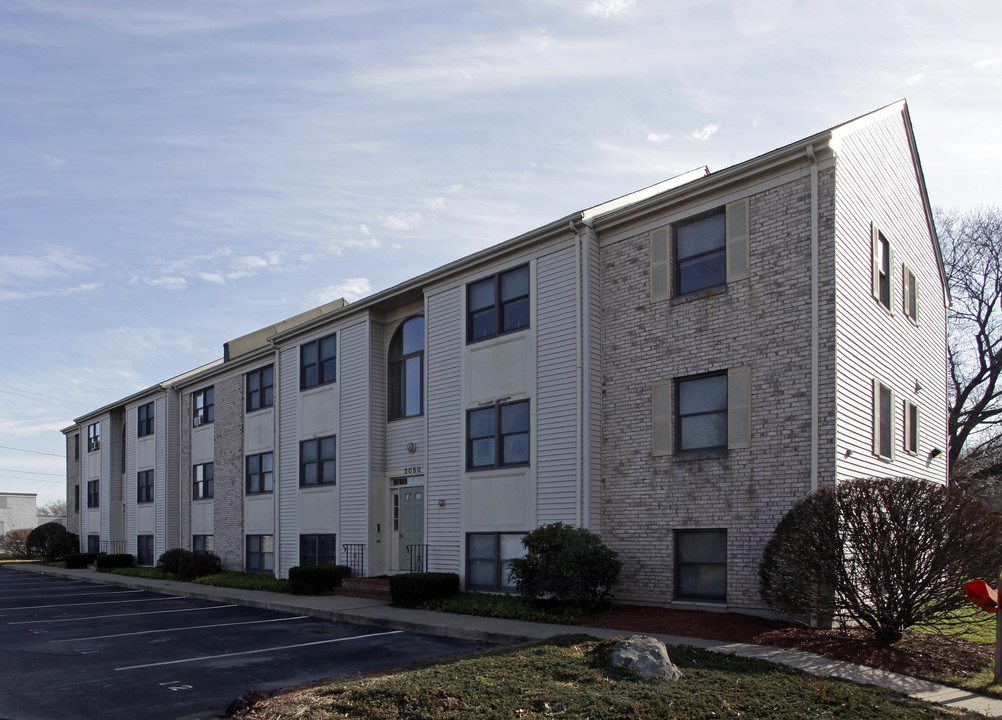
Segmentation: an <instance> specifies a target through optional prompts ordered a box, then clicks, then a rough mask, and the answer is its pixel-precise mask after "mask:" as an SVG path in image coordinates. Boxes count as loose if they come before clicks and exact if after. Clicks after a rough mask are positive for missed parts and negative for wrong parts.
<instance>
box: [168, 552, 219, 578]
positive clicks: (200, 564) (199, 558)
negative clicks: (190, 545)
mask: <svg viewBox="0 0 1002 720" xmlns="http://www.w3.org/2000/svg"><path fill="white" fill-rule="evenodd" d="M222 571H223V563H222V561H221V560H220V559H219V556H218V555H216V554H215V553H188V555H187V556H185V557H183V558H181V562H180V563H178V568H177V579H178V580H194V579H195V578H198V577H205V576H206V575H215V574H216V573H220V572H222Z"/></svg>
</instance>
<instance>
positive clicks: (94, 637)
mask: <svg viewBox="0 0 1002 720" xmlns="http://www.w3.org/2000/svg"><path fill="white" fill-rule="evenodd" d="M307 618H308V616H307V615H296V616H293V617H281V618H272V619H270V620H243V621H241V622H230V623H216V624H215V625H192V626H191V627H172V628H163V629H161V630H138V631H136V632H129V633H116V634H115V635H92V636H91V637H82V638H67V639H64V640H49V642H50V643H68V642H84V641H86V640H106V639H108V638H118V637H133V636H135V635H153V634H155V633H166V632H184V631H185V630H208V629H209V628H222V627H234V626H235V625H261V624H263V623H276V622H289V621H290V620H306V619H307Z"/></svg>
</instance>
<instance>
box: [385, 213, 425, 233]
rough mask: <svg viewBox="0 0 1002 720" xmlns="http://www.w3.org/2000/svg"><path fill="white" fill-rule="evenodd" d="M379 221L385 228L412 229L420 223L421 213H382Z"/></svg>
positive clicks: (396, 229)
mask: <svg viewBox="0 0 1002 720" xmlns="http://www.w3.org/2000/svg"><path fill="white" fill-rule="evenodd" d="M379 222H380V223H381V224H382V226H383V227H384V228H386V229H387V230H393V231H396V232H400V231H404V230H413V229H414V228H416V227H417V226H418V225H420V224H421V213H404V212H400V213H394V214H393V215H383V216H382V217H381V218H379Z"/></svg>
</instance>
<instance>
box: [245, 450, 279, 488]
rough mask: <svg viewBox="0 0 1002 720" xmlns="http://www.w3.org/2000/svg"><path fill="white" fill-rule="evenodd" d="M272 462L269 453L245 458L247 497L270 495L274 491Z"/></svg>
mask: <svg viewBox="0 0 1002 720" xmlns="http://www.w3.org/2000/svg"><path fill="white" fill-rule="evenodd" d="M273 464H274V461H273V456H272V454H271V453H270V452H266V453H260V454H259V455H248V456H247V475H246V478H245V479H246V484H245V487H246V489H247V494H248V495H258V494H259V493H270V492H272V491H273V490H274V489H275V480H274V467H273Z"/></svg>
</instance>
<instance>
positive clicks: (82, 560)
mask: <svg viewBox="0 0 1002 720" xmlns="http://www.w3.org/2000/svg"><path fill="white" fill-rule="evenodd" d="M99 554H100V553H73V554H72V555H67V556H66V567H68V568H70V569H72V570H82V569H84V568H86V567H87V566H88V565H90V564H91V563H93V562H95V561H96V560H97V556H98V555H99Z"/></svg>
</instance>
